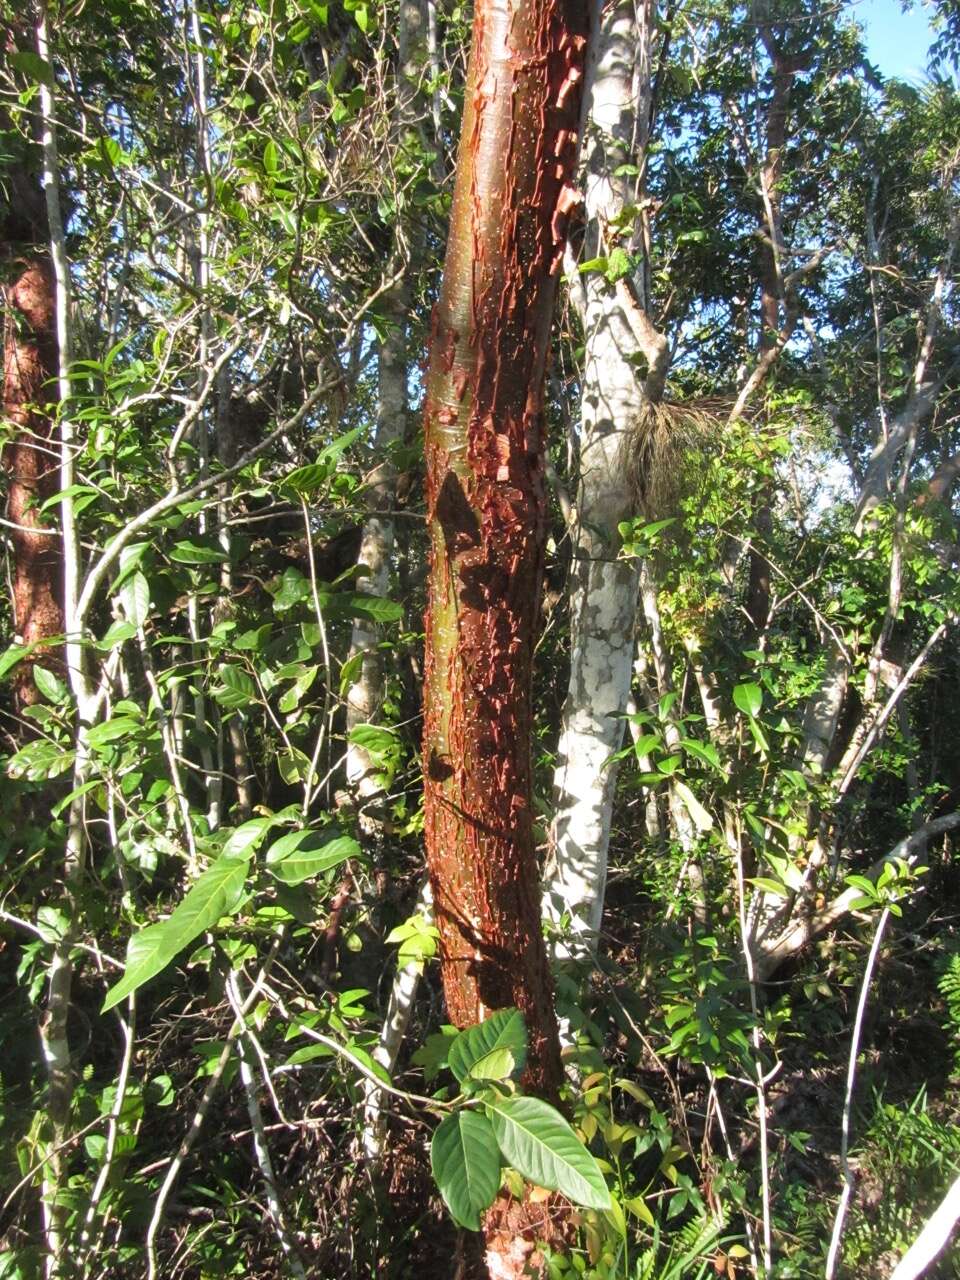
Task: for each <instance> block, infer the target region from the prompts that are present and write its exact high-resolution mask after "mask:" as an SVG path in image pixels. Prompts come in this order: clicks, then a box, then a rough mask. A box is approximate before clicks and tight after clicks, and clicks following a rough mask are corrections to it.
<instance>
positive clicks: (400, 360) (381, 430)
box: [346, 0, 440, 830]
mask: <svg viewBox="0 0 960 1280" xmlns="http://www.w3.org/2000/svg"><path fill="white" fill-rule="evenodd" d="M399 20H400V24H399V31H398V35H397V44H398V50H397V52H398V59H399V67H398V74H397V78H396V94H397V98H396V108H395V114H396V126H397V130H398V132H399V134H400V137H401V140H402V139H403V136H404V134H406V133H408V132H409V133H412V132H413V131H414V130H415V129H416V127H417V107H418V105H420V104H418V102H417V75H418V67H417V60H416V59H415V57H414V54H415V52H416V51H417V49H418V46H419V45H421V44H422V43H423V40H422V36H423V28H424V27H425V25H426V24H425V21H424V14H423V13H422V12H421V9H420V4H419V3H417V0H402V3H401V5H400V12H399ZM436 145H437V146H439V145H440V144H439V139H438V140H437V143H436ZM398 217H399V215H398ZM403 231H406V235H404V234H402V233H403ZM422 241H423V236H422V233H421V232H420V230H419V229H418V228H402V227H401V226H400V225H399V223H398V226H397V230H396V233H395V243H394V247H393V251H392V253H391V258H390V267H389V268H388V270H390V272H391V273H393V272H397V271H402V275H401V277H400V279H399V280H398V281H397V283H396V284H395V285H394V286H393V288H392V289H390V291H389V292H388V293H387V294H386V296H385V297H384V301H383V305H384V312H385V315H384V318H385V320H386V322H387V326H388V327H387V332H386V333H385V334H384V336H383V338H382V339H381V342H380V349H379V355H378V359H377V378H378V386H377V391H378V397H377V430H376V436H375V439H374V445H373V447H374V451H375V453H376V454H377V465H376V469H375V470H374V472H373V475H372V476H371V477H370V480H369V482H368V486H367V489H368V493H369V498H368V502H369V512H368V515H367V518H366V520H365V521H364V524H363V535H362V539H361V543H360V554H359V556H358V557H357V562H358V564H360V565H362V566H363V568H364V569H365V570H366V573H365V575H364V576H363V577H362V578H360V580H359V584H358V587H359V590H360V591H362V592H364V593H366V594H368V595H372V596H378V597H380V598H381V599H385V598H386V597H387V596H388V595H389V593H390V557H391V555H392V554H393V547H394V521H393V514H392V508H393V507H394V506H395V505H396V495H397V472H396V467H395V465H394V460H393V458H392V457H391V449H392V448H393V447H395V446H396V445H399V444H402V443H403V440H404V437H405V435H406V430H407V407H408V404H407V402H408V396H407V333H406V324H407V317H408V315H409V311H410V283H411V278H412V277H413V276H414V275H415V273H416V272H417V271H419V269H420V262H419V259H420V257H421V252H420V251H421V249H422ZM408 242H409V244H410V249H409V250H408V251H407V256H406V261H405V260H404V253H403V246H404V245H406V244H407V243H408ZM379 646H380V628H379V626H378V624H377V623H376V622H375V621H374V620H373V619H372V618H357V619H355V620H354V623H353V632H352V635H351V637H350V656H351V657H353V656H355V655H356V654H362V655H363V656H362V658H361V668H360V671H359V672H358V674H357V678H356V680H354V682H353V683H352V684H351V686H350V688H349V690H348V691H347V714H346V721H347V731H348V735H349V731H350V730H351V729H353V728H355V727H356V726H357V725H359V724H371V723H373V722H374V721H376V720H377V718H378V716H379V713H380V707H381V704H382V702H383V659H382V655H381V653H380V647H379ZM347 781H348V782H349V784H350V786H351V788H352V789H355V791H356V794H357V797H358V799H359V800H360V801H361V803H362V806H363V807H362V809H361V814H360V821H361V823H362V824H363V826H364V827H365V828H366V829H368V830H376V829H377V827H378V826H380V825H381V823H380V815H379V814H378V813H377V812H376V799H377V797H378V796H379V795H381V794H382V791H383V788H382V786H381V785H380V778H379V774H378V770H377V767H376V762H375V761H374V759H373V758H372V756H371V755H370V753H369V752H368V751H367V750H366V749H365V748H364V747H362V746H361V745H360V744H359V743H356V742H350V741H349V740H348V743H347Z"/></svg>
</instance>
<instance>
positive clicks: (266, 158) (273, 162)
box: [263, 138, 280, 174]
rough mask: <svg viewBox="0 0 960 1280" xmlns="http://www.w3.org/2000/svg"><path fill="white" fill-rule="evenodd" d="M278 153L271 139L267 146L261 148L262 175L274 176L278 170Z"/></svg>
mask: <svg viewBox="0 0 960 1280" xmlns="http://www.w3.org/2000/svg"><path fill="white" fill-rule="evenodd" d="M279 155H280V153H279V151H278V150H277V144H276V143H275V142H274V141H273V139H272V138H271V139H270V141H269V142H268V143H267V145H266V146H265V147H264V148H263V170H264V173H270V174H274V173H276V172H277V169H278V168H279Z"/></svg>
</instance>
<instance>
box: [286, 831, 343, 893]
mask: <svg viewBox="0 0 960 1280" xmlns="http://www.w3.org/2000/svg"><path fill="white" fill-rule="evenodd" d="M322 838H323V837H322V835H321V833H320V832H317V831H291V832H290V833H289V835H285V836H282V837H281V838H280V839H279V840H278V841H277V842H276V844H274V845H271V846H270V848H269V850H268V851H267V870H268V871H269V872H270V873H271V875H274V876H276V877H277V879H278V880H282V881H283V883H284V884H302V883H303V881H304V880H309V879H310V877H311V876H318V875H320V873H321V872H322V871H329V870H330V868H331V867H336V866H339V864H340V863H341V862H346V860H347V859H348V858H355V857H357V856H358V854H359V853H360V846H359V844H357V842H356V840H354V839H353V837H352V836H337V837H335V838H334V839H333V840H328V841H326V843H325V844H319V845H314V846H313V847H310V845H309V842H310V841H318V840H321V839H322ZM304 845H307V847H306V848H304V847H303V846H304Z"/></svg>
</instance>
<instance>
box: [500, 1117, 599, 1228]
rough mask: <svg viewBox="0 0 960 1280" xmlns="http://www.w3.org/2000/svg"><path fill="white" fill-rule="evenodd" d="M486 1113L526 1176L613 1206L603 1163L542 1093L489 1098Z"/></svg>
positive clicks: (590, 1204)
mask: <svg viewBox="0 0 960 1280" xmlns="http://www.w3.org/2000/svg"><path fill="white" fill-rule="evenodd" d="M487 1114H488V1115H489V1117H490V1123H491V1125H492V1126H493V1132H494V1134H495V1135H496V1139H497V1142H498V1143H499V1144H500V1150H501V1151H502V1152H503V1154H504V1155H505V1156H506V1158H507V1160H508V1161H509V1162H510V1164H511V1165H513V1167H514V1169H516V1171H517V1172H518V1173H520V1174H522V1175H523V1177H524V1178H526V1179H527V1181H528V1182H533V1183H536V1184H537V1186H540V1187H547V1188H549V1190H551V1191H560V1192H562V1193H563V1194H564V1195H565V1196H566V1197H567V1199H568V1200H572V1201H573V1202H574V1203H575V1204H580V1205H583V1206H584V1207H586V1208H588V1209H609V1208H610V1192H609V1191H608V1190H607V1184H606V1183H605V1182H604V1180H603V1174H602V1173H601V1172H600V1167H599V1165H598V1164H597V1162H596V1160H594V1158H593V1156H592V1155H591V1154H590V1152H589V1151H588V1150H587V1148H586V1147H585V1146H584V1145H583V1143H582V1142H581V1141H580V1139H579V1138H578V1137H577V1135H576V1134H575V1133H574V1132H573V1130H572V1129H571V1128H570V1126H569V1125H568V1124H567V1122H566V1120H564V1118H563V1116H562V1115H560V1113H559V1111H556V1110H554V1108H553V1107H551V1106H549V1105H548V1104H547V1103H546V1102H541V1101H540V1099H539V1098H505V1099H503V1100H500V1101H497V1102H489V1103H488V1104H487Z"/></svg>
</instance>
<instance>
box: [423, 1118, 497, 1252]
mask: <svg viewBox="0 0 960 1280" xmlns="http://www.w3.org/2000/svg"><path fill="white" fill-rule="evenodd" d="M430 1167H431V1168H432V1169H433V1176H434V1178H435V1179H436V1183H437V1186H438V1187H439V1189H440V1194H441V1195H442V1196H443V1200H444V1203H445V1204H446V1206H447V1208H448V1209H449V1210H450V1216H451V1217H452V1218H453V1220H454V1222H456V1223H457V1225H458V1226H461V1227H466V1228H467V1230H468V1231H479V1230H480V1214H481V1213H482V1212H483V1211H484V1210H485V1209H489V1207H490V1206H491V1205H492V1204H493V1201H494V1198H495V1197H496V1194H497V1191H498V1190H499V1187H500V1152H499V1151H498V1150H497V1140H496V1137H495V1136H494V1132H493V1127H492V1126H491V1124H490V1121H489V1120H488V1119H487V1118H486V1116H482V1115H478V1114H477V1113H476V1112H475V1111H458V1112H457V1113H456V1115H452V1116H447V1117H446V1119H445V1120H442V1121H441V1122H440V1124H439V1125H438V1127H437V1131H436V1133H435V1134H434V1135H433V1142H432V1143H431V1146H430Z"/></svg>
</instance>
